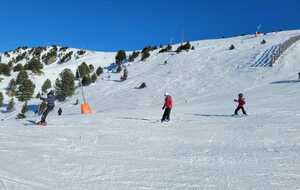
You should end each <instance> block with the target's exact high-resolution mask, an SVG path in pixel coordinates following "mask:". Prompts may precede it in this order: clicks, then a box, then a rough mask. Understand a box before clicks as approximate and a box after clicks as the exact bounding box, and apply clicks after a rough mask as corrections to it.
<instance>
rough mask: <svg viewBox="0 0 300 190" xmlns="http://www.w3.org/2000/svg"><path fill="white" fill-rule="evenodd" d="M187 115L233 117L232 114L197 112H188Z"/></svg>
mask: <svg viewBox="0 0 300 190" xmlns="http://www.w3.org/2000/svg"><path fill="white" fill-rule="evenodd" d="M185 115H193V116H198V117H232V114H197V113H187V114H185Z"/></svg>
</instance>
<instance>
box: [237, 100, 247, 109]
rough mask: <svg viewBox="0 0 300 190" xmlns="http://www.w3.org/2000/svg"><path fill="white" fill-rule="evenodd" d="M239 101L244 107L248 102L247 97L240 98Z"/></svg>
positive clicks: (240, 105)
mask: <svg viewBox="0 0 300 190" xmlns="http://www.w3.org/2000/svg"><path fill="white" fill-rule="evenodd" d="M237 102H238V103H239V105H238V106H239V107H243V106H244V105H245V104H246V100H245V98H239V99H238V100H237Z"/></svg>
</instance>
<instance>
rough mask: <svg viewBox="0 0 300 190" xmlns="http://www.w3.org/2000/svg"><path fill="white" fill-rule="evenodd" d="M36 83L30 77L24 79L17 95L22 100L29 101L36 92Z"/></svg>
mask: <svg viewBox="0 0 300 190" xmlns="http://www.w3.org/2000/svg"><path fill="white" fill-rule="evenodd" d="M34 89H35V85H34V84H33V82H32V81H31V80H30V79H26V80H24V81H23V82H22V83H21V84H20V85H19V86H18V90H17V94H16V97H17V98H18V100H19V101H20V102H24V101H28V100H30V99H31V98H32V96H33V93H34Z"/></svg>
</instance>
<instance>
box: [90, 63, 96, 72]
mask: <svg viewBox="0 0 300 190" xmlns="http://www.w3.org/2000/svg"><path fill="white" fill-rule="evenodd" d="M89 69H90V72H94V70H95V67H94V65H92V64H89Z"/></svg>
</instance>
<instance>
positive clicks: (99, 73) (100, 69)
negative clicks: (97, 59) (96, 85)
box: [96, 66, 103, 76]
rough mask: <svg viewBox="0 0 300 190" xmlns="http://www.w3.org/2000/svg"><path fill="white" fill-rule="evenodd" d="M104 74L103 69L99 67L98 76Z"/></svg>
mask: <svg viewBox="0 0 300 190" xmlns="http://www.w3.org/2000/svg"><path fill="white" fill-rule="evenodd" d="M102 73H103V68H102V67H101V66H99V67H98V68H97V70H96V74H97V75H98V76H100V75H101V74H102Z"/></svg>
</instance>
